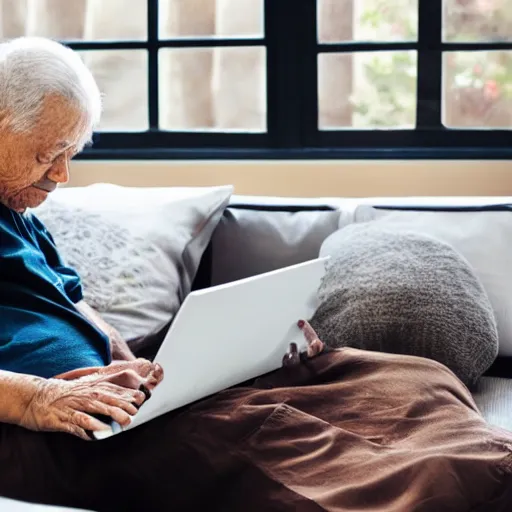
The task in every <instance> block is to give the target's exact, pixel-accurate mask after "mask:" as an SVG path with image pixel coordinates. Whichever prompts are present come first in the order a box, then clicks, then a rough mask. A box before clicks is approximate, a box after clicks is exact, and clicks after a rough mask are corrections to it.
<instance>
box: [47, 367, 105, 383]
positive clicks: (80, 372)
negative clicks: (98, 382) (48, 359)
mask: <svg viewBox="0 0 512 512" xmlns="http://www.w3.org/2000/svg"><path fill="white" fill-rule="evenodd" d="M102 370H103V368H102V367H101V366H91V367H88V368H78V369H76V370H71V371H69V372H64V373H61V374H59V375H57V376H55V377H54V378H55V379H62V380H75V379H80V378H81V377H86V376H88V375H92V374H94V373H100V372H101V371H102Z"/></svg>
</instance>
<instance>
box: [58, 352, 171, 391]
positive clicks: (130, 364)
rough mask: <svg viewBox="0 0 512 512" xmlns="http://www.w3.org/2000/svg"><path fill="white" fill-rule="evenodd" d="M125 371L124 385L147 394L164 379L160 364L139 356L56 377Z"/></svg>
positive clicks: (72, 378) (68, 378) (114, 373)
mask: <svg viewBox="0 0 512 512" xmlns="http://www.w3.org/2000/svg"><path fill="white" fill-rule="evenodd" d="M119 372H124V373H123V375H124V376H123V378H122V380H121V382H122V384H121V385H122V386H124V387H127V388H131V389H142V390H143V391H144V392H145V393H146V394H148V393H150V392H151V391H152V390H153V389H154V388H155V387H156V386H158V384H160V382H161V381H162V379H163V376H164V372H163V369H162V367H161V366H160V365H159V364H154V363H152V362H151V361H148V360H147V359H142V358H138V359H135V360H130V361H124V360H123V361H113V362H112V363H110V364H109V365H108V366H92V367H89V368H79V369H77V370H71V371H69V372H66V373H62V374H60V375H57V377H55V378H56V379H64V380H75V379H79V378H82V377H87V376H89V377H90V376H95V375H96V376H97V375H116V374H118V373H119Z"/></svg>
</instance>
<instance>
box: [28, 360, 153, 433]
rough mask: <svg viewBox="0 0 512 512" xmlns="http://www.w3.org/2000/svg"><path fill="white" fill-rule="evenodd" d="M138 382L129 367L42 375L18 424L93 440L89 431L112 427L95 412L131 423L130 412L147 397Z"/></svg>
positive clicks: (37, 429)
mask: <svg viewBox="0 0 512 512" xmlns="http://www.w3.org/2000/svg"><path fill="white" fill-rule="evenodd" d="M138 382H139V379H137V378H135V379H134V375H133V374H131V372H130V370H126V369H119V371H118V372H113V373H111V374H106V375H102V374H100V373H96V374H92V375H89V376H85V377H81V378H79V379H75V380H63V379H41V380H40V381H37V385H36V388H35V389H34V390H33V393H32V398H31V400H30V401H29V403H28V405H27V407H26V408H25V410H24V411H23V414H22V416H21V418H20V420H19V422H18V424H19V425H21V426H22V427H25V428H28V429H30V430H35V431H47V432H66V433H69V434H73V435H75V436H78V437H80V438H82V439H85V440H89V439H90V437H89V436H88V434H87V432H86V431H101V430H108V429H109V428H110V427H109V426H108V425H106V424H105V423H103V422H101V421H100V420H98V419H96V418H95V417H94V415H103V416H109V417H110V418H112V419H113V420H114V421H116V422H117V423H119V424H120V425H123V426H126V425H128V424H129V423H130V416H133V415H135V414H136V413H137V410H138V408H139V407H140V405H141V404H142V403H143V402H144V400H145V394H144V393H143V392H142V391H140V390H139V389H138V386H137V383H138ZM130 383H131V386H127V385H128V384H130Z"/></svg>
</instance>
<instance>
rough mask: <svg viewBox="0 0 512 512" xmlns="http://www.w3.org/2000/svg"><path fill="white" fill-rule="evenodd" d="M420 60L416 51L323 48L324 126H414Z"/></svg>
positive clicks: (320, 84) (320, 66)
mask: <svg viewBox="0 0 512 512" xmlns="http://www.w3.org/2000/svg"><path fill="white" fill-rule="evenodd" d="M416 65H417V54H416V52H414V51H408V52H362V53H324V54H320V55H319V59H318V93H319V105H318V108H319V119H318V123H319V128H320V129H321V130H325V129H336V128H358V129H366V128H395V129H396V128H414V127H415V125H416V82H417V66H416Z"/></svg>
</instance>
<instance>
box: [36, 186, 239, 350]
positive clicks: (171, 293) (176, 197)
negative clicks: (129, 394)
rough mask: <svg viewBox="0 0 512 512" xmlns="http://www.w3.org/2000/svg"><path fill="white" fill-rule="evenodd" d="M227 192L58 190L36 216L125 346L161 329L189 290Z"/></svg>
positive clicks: (213, 189) (229, 190)
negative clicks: (118, 332) (125, 343)
mask: <svg viewBox="0 0 512 512" xmlns="http://www.w3.org/2000/svg"><path fill="white" fill-rule="evenodd" d="M232 192H233V187H231V186H224V187H211V188H210V187H205V188H126V187H120V186H117V185H110V184H95V185H91V186H88V187H80V188H63V189H60V190H58V191H56V192H55V193H54V194H52V196H51V197H50V198H49V199H48V200H47V201H46V202H45V203H43V205H42V206H40V207H39V208H37V209H35V210H34V213H35V215H36V216H37V217H38V218H39V219H40V220H41V221H42V222H43V223H44V224H45V225H46V227H47V228H48V230H49V232H50V233H51V234H52V236H53V238H54V240H55V243H56V245H57V247H58V249H59V251H60V253H61V255H62V256H63V258H64V260H65V261H66V263H67V264H68V265H70V266H71V267H73V268H75V269H76V270H77V272H78V273H79V275H80V276H81V278H82V283H83V289H84V299H85V300H86V302H87V303H88V304H89V305H90V306H92V307H93V308H94V309H96V310H97V311H99V312H100V313H101V315H102V317H103V318H104V319H105V320H106V321H107V322H109V323H110V324H111V325H112V326H114V327H115V328H117V329H118V330H119V331H120V333H121V334H122V335H123V337H124V338H125V339H126V340H127V341H130V340H133V339H138V338H141V337H144V336H147V335H148V334H150V333H153V332H155V331H157V330H159V329H161V328H162V326H164V325H165V324H166V323H168V322H169V321H170V320H171V319H172V317H173V316H174V315H175V314H176V312H177V311H178V309H179V307H180V305H181V303H182V302H183V300H184V299H185V297H186V295H187V294H188V293H189V292H190V290H191V286H192V282H193V280H194V277H195V275H196V272H197V269H198V266H199V263H200V260H201V257H202V255H203V252H204V250H205V249H206V247H207V246H208V244H209V242H210V239H211V236H212V233H213V231H214V229H215V228H216V226H217V224H218V222H219V220H220V218H221V216H222V214H223V212H224V208H225V207H226V206H227V204H228V203H229V199H230V197H231V194H232Z"/></svg>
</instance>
